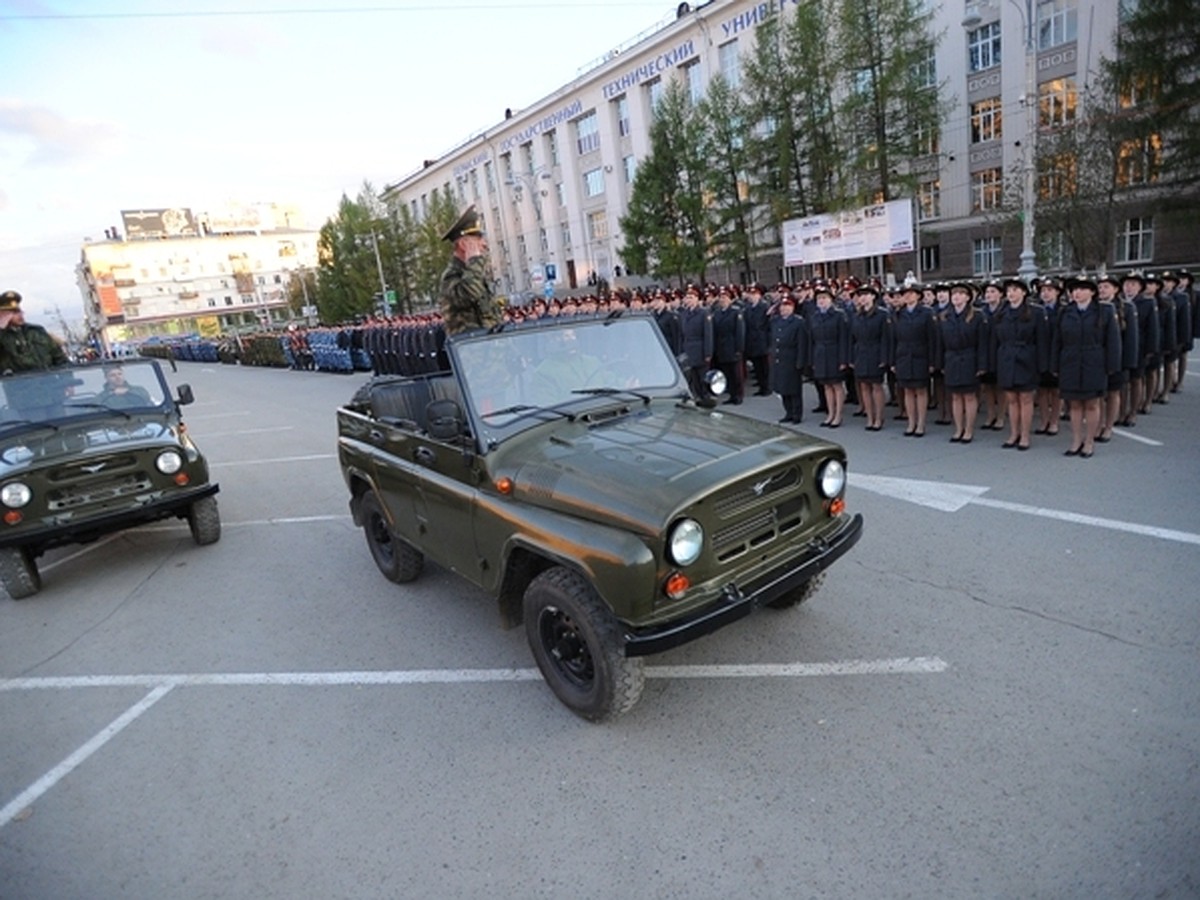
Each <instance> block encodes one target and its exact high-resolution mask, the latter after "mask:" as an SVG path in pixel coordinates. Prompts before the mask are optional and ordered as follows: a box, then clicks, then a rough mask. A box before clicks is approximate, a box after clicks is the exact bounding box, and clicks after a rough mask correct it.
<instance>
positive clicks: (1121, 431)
mask: <svg viewBox="0 0 1200 900" xmlns="http://www.w3.org/2000/svg"><path fill="white" fill-rule="evenodd" d="M1113 434H1119V435H1120V436H1121V437H1124V438H1129V439H1130V440H1131V441H1137V442H1138V443H1139V444H1146V445H1147V446H1149V447H1161V446H1162V445H1163V442H1162V441H1156V440H1154V439H1153V438H1148V437H1142V436H1141V435H1140V434H1134V433H1133V432H1132V431H1126V430H1125V429H1124V428H1114V429H1113Z"/></svg>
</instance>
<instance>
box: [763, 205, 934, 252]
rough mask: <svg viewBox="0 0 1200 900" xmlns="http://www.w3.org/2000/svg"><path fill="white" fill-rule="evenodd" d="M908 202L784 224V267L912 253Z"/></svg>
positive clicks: (822, 215)
mask: <svg viewBox="0 0 1200 900" xmlns="http://www.w3.org/2000/svg"><path fill="white" fill-rule="evenodd" d="M913 246H914V244H913V216H912V201H911V200H892V201H889V202H888V203H876V204H873V205H871V206H863V207H860V208H858V209H851V210H846V211H844V212H837V213H822V214H820V215H816V216H806V217H805V218H803V219H789V220H788V221H786V222H784V223H783V264H784V265H785V266H802V265H812V264H814V263H826V262H834V261H836V260H841V259H861V258H862V257H865V256H885V255H887V254H889V253H906V252H912V250H913Z"/></svg>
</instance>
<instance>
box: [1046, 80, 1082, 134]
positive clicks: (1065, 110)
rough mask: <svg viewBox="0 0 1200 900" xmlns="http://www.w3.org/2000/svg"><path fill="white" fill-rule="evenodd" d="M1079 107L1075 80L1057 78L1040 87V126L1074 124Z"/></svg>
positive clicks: (1054, 126)
mask: <svg viewBox="0 0 1200 900" xmlns="http://www.w3.org/2000/svg"><path fill="white" fill-rule="evenodd" d="M1078 105H1079V89H1078V88H1077V87H1076V86H1075V79H1074V78H1055V79H1054V80H1053V81H1043V82H1042V83H1041V84H1039V85H1038V124H1039V125H1041V126H1042V127H1043V128H1057V127H1060V126H1062V125H1070V124H1072V123H1073V122H1074V121H1075V112H1076V108H1077V107H1078Z"/></svg>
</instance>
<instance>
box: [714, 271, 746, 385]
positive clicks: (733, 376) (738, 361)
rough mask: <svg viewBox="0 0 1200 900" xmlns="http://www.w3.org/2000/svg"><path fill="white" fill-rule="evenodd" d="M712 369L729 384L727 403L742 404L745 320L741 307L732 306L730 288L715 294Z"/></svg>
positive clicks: (722, 289)
mask: <svg viewBox="0 0 1200 900" xmlns="http://www.w3.org/2000/svg"><path fill="white" fill-rule="evenodd" d="M712 322H713V365H714V366H716V368H718V369H720V370H721V371H722V372H723V373H724V375H725V380H726V382H727V383H728V384H729V399H728V400H726V401H725V402H726V403H732V404H734V405H737V404H739V403H741V402H742V390H743V388H742V356H743V354H744V353H745V350H746V320H745V319H744V318H743V316H742V310H741V308H740V307H738V306H735V305H734V303H733V294H732V293H731V292H730V290H729V288H725V287H723V288H721V289H720V290H719V291H718V292H717V303H716V307H715V309H714V312H713V317H712Z"/></svg>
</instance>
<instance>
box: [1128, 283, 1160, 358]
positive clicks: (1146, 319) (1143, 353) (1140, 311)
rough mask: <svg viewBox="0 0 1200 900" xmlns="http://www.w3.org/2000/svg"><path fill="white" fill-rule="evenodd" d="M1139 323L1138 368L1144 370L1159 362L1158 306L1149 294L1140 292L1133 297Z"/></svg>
mask: <svg viewBox="0 0 1200 900" xmlns="http://www.w3.org/2000/svg"><path fill="white" fill-rule="evenodd" d="M1133 305H1134V308H1135V309H1136V310H1137V323H1138V357H1139V359H1138V364H1137V370H1138V371H1139V372H1144V371H1145V370H1146V369H1147V368H1148V367H1150V366H1154V365H1157V364H1158V352H1159V344H1158V306H1157V304H1156V303H1155V301H1154V298H1153V297H1151V296H1150V295H1149V294H1138V295H1137V296H1136V297H1134V298H1133Z"/></svg>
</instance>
